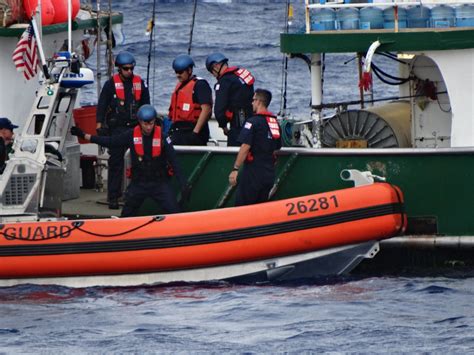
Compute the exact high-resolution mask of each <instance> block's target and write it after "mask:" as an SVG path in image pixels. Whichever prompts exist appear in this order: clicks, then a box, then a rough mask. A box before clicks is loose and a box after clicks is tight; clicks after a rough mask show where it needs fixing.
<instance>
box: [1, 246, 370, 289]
mask: <svg viewBox="0 0 474 355" xmlns="http://www.w3.org/2000/svg"><path fill="white" fill-rule="evenodd" d="M378 251H379V243H378V242H367V243H363V244H354V245H346V246H342V247H337V248H330V249H324V250H319V251H314V252H310V253H304V254H298V255H292V256H285V257H279V258H271V259H266V260H259V261H253V262H247V263H240V264H232V265H225V266H215V267H208V268H200V269H189V270H179V271H166V272H151V273H142V274H127V275H100V276H74V277H46V278H21V279H2V280H0V287H10V286H16V285H21V284H36V285H61V286H66V287H74V288H82V287H94V286H111V287H120V286H123V287H125V286H140V285H153V284H160V283H169V282H202V281H215V280H226V279H233V280H236V281H237V280H238V278H239V277H247V276H251V275H252V274H256V273H266V279H267V281H278V280H292V279H301V278H308V277H311V276H312V277H318V276H327V275H340V274H344V273H348V272H350V271H351V270H352V269H353V268H354V267H356V266H357V265H358V264H359V263H360V262H361V261H362V259H364V258H373V257H374V256H375V255H376V254H377V253H378ZM331 257H334V260H332V259H331V260H332V262H329V263H328V262H327V260H326V259H327V258H331ZM320 258H324V259H325V260H324V262H323V268H318V267H314V266H317V264H314V262H317V260H318V259H320ZM311 266H313V267H314V268H312V269H311V268H310V267H311ZM32 267H34V266H32Z"/></svg>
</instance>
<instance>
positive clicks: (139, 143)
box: [133, 126, 161, 158]
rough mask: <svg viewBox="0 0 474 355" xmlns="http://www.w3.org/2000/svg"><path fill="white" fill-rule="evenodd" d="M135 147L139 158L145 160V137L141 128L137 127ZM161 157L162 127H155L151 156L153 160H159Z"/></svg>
mask: <svg viewBox="0 0 474 355" xmlns="http://www.w3.org/2000/svg"><path fill="white" fill-rule="evenodd" d="M133 146H134V148H135V153H137V155H138V157H139V158H143V156H144V155H145V151H144V149H143V135H142V130H141V128H140V126H136V127H135V128H134V129H133ZM160 155H161V127H160V126H155V130H154V132H153V140H152V143H151V156H152V157H153V158H158V157H159V156H160Z"/></svg>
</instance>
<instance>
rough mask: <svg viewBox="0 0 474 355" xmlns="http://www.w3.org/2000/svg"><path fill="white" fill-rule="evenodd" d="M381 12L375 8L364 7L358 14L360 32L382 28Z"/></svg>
mask: <svg viewBox="0 0 474 355" xmlns="http://www.w3.org/2000/svg"><path fill="white" fill-rule="evenodd" d="M383 23H384V18H383V11H382V9H379V8H377V7H364V8H363V9H361V10H360V12H359V26H360V29H362V30H370V29H374V28H383Z"/></svg>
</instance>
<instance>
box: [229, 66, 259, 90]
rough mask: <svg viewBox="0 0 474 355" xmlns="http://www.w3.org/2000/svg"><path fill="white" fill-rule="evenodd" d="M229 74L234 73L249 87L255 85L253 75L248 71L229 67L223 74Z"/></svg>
mask: <svg viewBox="0 0 474 355" xmlns="http://www.w3.org/2000/svg"><path fill="white" fill-rule="evenodd" d="M227 73H233V74H235V75H237V76H238V77H239V78H240V79H242V80H243V82H244V83H245V84H247V85H248V86H252V85H253V84H254V83H255V78H254V77H253V75H252V73H250V72H249V71H248V70H247V69H244V68H237V67H229V68H227V69H226V70H225V71H224V72H223V73H222V75H224V74H227ZM222 75H221V76H222Z"/></svg>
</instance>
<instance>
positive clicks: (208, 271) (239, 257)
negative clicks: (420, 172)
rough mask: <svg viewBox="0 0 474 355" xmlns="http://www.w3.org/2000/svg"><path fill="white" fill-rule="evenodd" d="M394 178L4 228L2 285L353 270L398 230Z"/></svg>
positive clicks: (399, 203)
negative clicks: (234, 203) (173, 210)
mask: <svg viewBox="0 0 474 355" xmlns="http://www.w3.org/2000/svg"><path fill="white" fill-rule="evenodd" d="M405 225H406V216H405V214H404V210H403V197H402V193H401V191H400V190H399V189H398V188H397V187H395V186H393V185H390V184H386V183H375V184H372V185H367V186H360V187H354V188H349V189H344V190H337V191H331V192H326V193H321V194H315V195H309V196H304V197H299V198H291V199H286V200H280V201H275V202H268V203H265V204H258V205H252V206H245V207H235V208H226V209H220V210H210V211H200V212H192V213H181V214H175V215H162V216H147V217H134V218H121V219H118V218H115V219H91V220H71V221H68V220H64V221H46V222H31V223H30V222H22V223H12V224H4V225H0V234H1V236H0V261H1V267H0V286H10V285H16V284H21V283H36V284H59V285H66V286H71V287H85V286H95V285H110V286H125V285H139V284H154V283H160V282H170V281H204V280H216V279H219V280H222V279H226V280H236V281H265V280H291V279H296V278H306V277H317V276H322V275H328V274H339V273H343V272H347V271H350V270H351V269H352V268H353V267H355V266H356V265H357V264H358V263H359V262H360V261H361V259H362V258H364V257H372V256H373V255H375V253H376V252H377V251H378V249H377V248H378V244H377V241H378V240H381V239H385V238H390V237H392V236H395V235H397V234H399V233H400V232H402V231H403V229H404V228H405Z"/></svg>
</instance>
